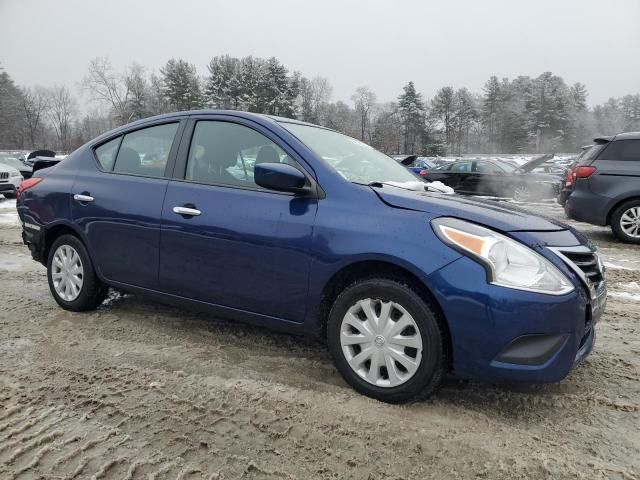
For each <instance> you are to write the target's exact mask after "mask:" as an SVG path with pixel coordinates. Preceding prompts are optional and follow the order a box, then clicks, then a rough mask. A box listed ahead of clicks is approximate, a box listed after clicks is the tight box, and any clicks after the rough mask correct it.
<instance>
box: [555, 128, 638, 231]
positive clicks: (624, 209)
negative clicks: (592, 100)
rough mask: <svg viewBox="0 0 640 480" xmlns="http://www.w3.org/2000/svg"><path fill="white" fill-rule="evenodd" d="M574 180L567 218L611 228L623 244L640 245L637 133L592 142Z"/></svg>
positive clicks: (566, 206) (576, 170)
mask: <svg viewBox="0 0 640 480" xmlns="http://www.w3.org/2000/svg"><path fill="white" fill-rule="evenodd" d="M574 179H575V182H574V185H573V191H572V192H571V196H570V197H569V199H568V200H567V203H566V204H565V212H566V214H567V216H568V217H569V218H572V219H574V220H578V221H580V222H588V223H593V224H595V225H611V229H612V230H613V233H614V234H615V235H616V236H617V237H618V238H619V239H620V240H622V241H623V242H627V243H638V244H640V132H633V133H621V134H619V135H616V136H614V137H599V138H596V139H594V145H593V147H592V148H591V149H590V150H589V151H588V152H587V154H586V155H584V156H583V157H582V158H581V159H580V162H579V163H578V165H576V167H575V171H574Z"/></svg>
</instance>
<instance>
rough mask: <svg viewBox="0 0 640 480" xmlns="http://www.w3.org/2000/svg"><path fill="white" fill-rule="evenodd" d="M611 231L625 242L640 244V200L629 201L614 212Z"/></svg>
mask: <svg viewBox="0 0 640 480" xmlns="http://www.w3.org/2000/svg"><path fill="white" fill-rule="evenodd" d="M611 230H612V231H613V233H614V234H615V236H616V237H618V238H619V239H620V240H622V241H623V242H626V243H636V244H640V200H629V201H628V202H625V203H623V204H622V205H620V206H619V207H618V208H616V209H615V210H614V211H613V213H612V214H611Z"/></svg>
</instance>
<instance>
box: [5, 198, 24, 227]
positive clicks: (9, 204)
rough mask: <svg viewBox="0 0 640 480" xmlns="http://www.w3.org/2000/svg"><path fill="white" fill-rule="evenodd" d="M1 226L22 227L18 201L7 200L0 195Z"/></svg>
mask: <svg viewBox="0 0 640 480" xmlns="http://www.w3.org/2000/svg"><path fill="white" fill-rule="evenodd" d="M0 225H20V218H19V217H18V211H17V210H16V201H15V200H9V199H5V198H4V197H3V196H2V195H1V194H0Z"/></svg>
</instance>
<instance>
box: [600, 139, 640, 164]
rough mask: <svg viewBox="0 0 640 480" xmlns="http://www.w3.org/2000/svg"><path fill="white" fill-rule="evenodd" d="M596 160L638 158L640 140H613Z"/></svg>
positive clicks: (639, 158)
mask: <svg viewBox="0 0 640 480" xmlns="http://www.w3.org/2000/svg"><path fill="white" fill-rule="evenodd" d="M598 160H640V140H618V141H613V142H611V143H610V144H609V146H607V148H605V149H604V150H603V152H602V153H601V154H600V156H599V157H598Z"/></svg>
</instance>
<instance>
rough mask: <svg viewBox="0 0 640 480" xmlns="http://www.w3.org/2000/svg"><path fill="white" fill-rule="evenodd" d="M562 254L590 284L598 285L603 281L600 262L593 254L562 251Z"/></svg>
mask: <svg viewBox="0 0 640 480" xmlns="http://www.w3.org/2000/svg"><path fill="white" fill-rule="evenodd" d="M562 254H563V255H564V256H565V257H567V258H568V259H569V260H570V261H571V262H572V263H573V264H574V265H575V266H576V267H578V268H579V269H580V270H582V272H583V273H584V275H585V277H587V278H588V279H589V280H590V281H591V282H592V283H600V282H601V281H602V280H603V277H602V271H601V269H600V262H598V257H597V255H596V253H595V252H575V251H566V250H562Z"/></svg>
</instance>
